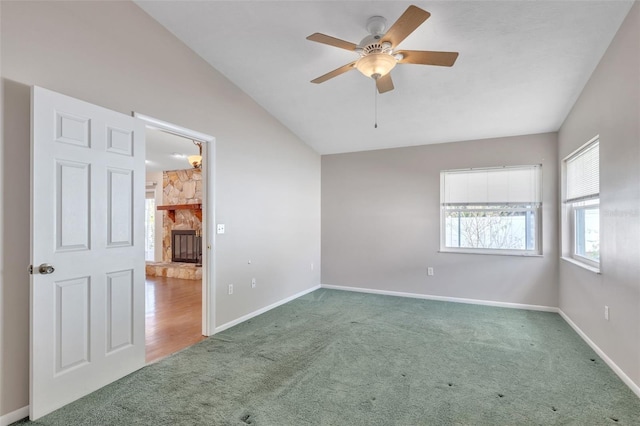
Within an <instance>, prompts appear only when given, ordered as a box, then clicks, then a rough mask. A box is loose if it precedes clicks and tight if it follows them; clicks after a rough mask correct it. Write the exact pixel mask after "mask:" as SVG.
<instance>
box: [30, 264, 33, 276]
mask: <svg viewBox="0 0 640 426" xmlns="http://www.w3.org/2000/svg"><path fill="white" fill-rule="evenodd" d="M29 274H30V275H33V265H29Z"/></svg>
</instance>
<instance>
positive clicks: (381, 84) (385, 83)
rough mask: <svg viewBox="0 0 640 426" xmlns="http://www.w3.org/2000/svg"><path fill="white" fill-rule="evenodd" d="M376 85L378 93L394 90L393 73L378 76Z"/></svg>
mask: <svg viewBox="0 0 640 426" xmlns="http://www.w3.org/2000/svg"><path fill="white" fill-rule="evenodd" d="M376 87H377V88H378V93H384V92H389V91H391V90H393V80H391V73H388V74H385V75H383V76H382V77H378V79H377V80H376Z"/></svg>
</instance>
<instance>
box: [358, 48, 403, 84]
mask: <svg viewBox="0 0 640 426" xmlns="http://www.w3.org/2000/svg"><path fill="white" fill-rule="evenodd" d="M397 62H398V61H397V60H396V58H394V57H393V56H391V55H388V54H386V53H371V54H369V55H367V56H363V57H362V58H360V59H358V61H357V62H356V68H357V69H358V71H360V72H361V73H362V74H364V75H365V76H367V77H370V78H374V77H373V76H374V75H376V74H377V75H378V78H379V77H383V76H385V75H387V74H389V72H390V71H391V70H392V69H393V67H395V66H396V63H397ZM374 80H375V78H374Z"/></svg>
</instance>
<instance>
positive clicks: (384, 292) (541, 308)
mask: <svg viewBox="0 0 640 426" xmlns="http://www.w3.org/2000/svg"><path fill="white" fill-rule="evenodd" d="M321 286H322V288H328V289H332V290H345V291H355V292H359V293H371V294H382V295H385V296H398V297H410V298H413V299H426V300H437V301H440V302H454V303H467V304H470V305H485V306H496V307H499V308H511V309H526V310H530V311H543V312H556V313H557V312H558V308H556V307H553V306H543V305H526V304H523V303H510V302H495V301H492V300H479V299H465V298H461V297H446V296H432V295H428V294H418V293H405V292H401V291H389V290H375V289H370V288H359V287H345V286H340V285H329V284H321Z"/></svg>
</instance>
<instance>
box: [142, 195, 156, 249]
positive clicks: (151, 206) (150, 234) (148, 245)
mask: <svg viewBox="0 0 640 426" xmlns="http://www.w3.org/2000/svg"><path fill="white" fill-rule="evenodd" d="M155 194H156V193H155V190H150V191H149V190H147V191H146V197H145V204H144V209H145V214H144V231H145V232H144V260H147V261H151V262H153V261H154V260H155V239H156V232H155V230H156V199H155V196H156V195H155Z"/></svg>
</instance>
